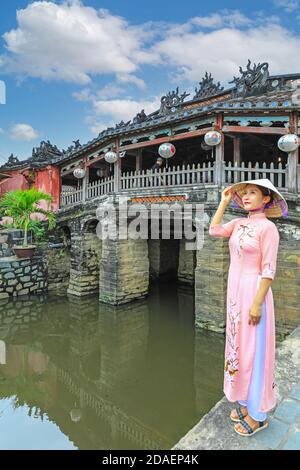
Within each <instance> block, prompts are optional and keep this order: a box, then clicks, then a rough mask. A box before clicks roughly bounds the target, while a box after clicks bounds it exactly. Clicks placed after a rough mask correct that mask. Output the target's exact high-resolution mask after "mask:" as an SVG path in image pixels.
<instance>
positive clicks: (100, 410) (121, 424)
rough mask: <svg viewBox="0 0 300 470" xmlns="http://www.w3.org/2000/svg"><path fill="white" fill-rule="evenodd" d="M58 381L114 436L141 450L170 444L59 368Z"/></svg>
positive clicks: (165, 447) (164, 446)
mask: <svg viewBox="0 0 300 470" xmlns="http://www.w3.org/2000/svg"><path fill="white" fill-rule="evenodd" d="M58 380H59V381H61V382H62V383H63V385H64V386H66V387H67V389H68V390H69V391H70V392H71V393H72V394H73V395H74V396H75V397H76V398H78V400H79V403H80V407H81V408H83V407H84V406H87V407H89V408H91V409H92V410H93V411H94V412H95V413H96V415H97V416H98V417H101V419H103V420H104V421H106V422H107V423H108V424H110V426H111V432H112V433H113V434H114V435H115V434H116V433H120V434H121V435H123V436H124V437H125V438H127V439H130V440H131V441H132V442H134V443H135V444H137V445H138V446H139V447H140V448H142V449H158V450H159V449H167V448H170V447H171V445H172V443H170V442H168V440H167V438H166V437H165V438H163V437H162V436H160V435H159V434H158V432H157V431H153V430H151V429H149V428H147V427H145V426H144V425H143V424H141V423H139V422H138V421H137V419H136V418H134V417H132V416H130V417H128V416H127V415H126V414H125V413H124V412H123V411H121V410H120V408H118V407H117V406H116V405H114V404H113V403H111V402H110V401H108V400H105V399H103V398H102V397H99V396H97V397H96V396H95V395H92V394H91V393H90V392H88V391H86V390H83V389H82V388H80V387H79V386H78V385H77V384H76V382H75V381H74V380H73V378H72V377H71V375H70V374H69V372H67V371H66V370H64V369H62V368H59V369H58Z"/></svg>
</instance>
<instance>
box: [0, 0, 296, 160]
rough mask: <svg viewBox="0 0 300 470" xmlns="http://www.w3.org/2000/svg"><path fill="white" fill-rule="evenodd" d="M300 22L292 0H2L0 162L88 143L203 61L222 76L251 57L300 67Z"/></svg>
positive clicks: (274, 67)
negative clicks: (47, 145)
mask: <svg viewBox="0 0 300 470" xmlns="http://www.w3.org/2000/svg"><path fill="white" fill-rule="evenodd" d="M299 22H300V1H298V0H265V1H256V0H253V1H251V2H241V1H217V0H211V1H210V2H200V1H199V0H186V1H185V2H179V1H174V0H173V1H170V0H163V1H162V0H160V1H158V0H152V1H151V2H141V1H140V0H139V1H137V0H127V1H125V0H109V1H108V0H107V1H101V0H82V1H79V0H65V1H63V0H61V1H28V0H1V2H0V80H2V81H4V82H5V84H6V104H3V105H0V163H1V164H2V163H3V162H5V161H6V160H7V157H8V156H9V154H10V153H12V152H13V153H14V154H15V155H17V156H18V157H19V158H20V159H25V158H28V157H29V156H31V151H32V147H35V146H38V145H39V142H40V141H41V140H48V139H49V140H50V141H51V142H52V143H54V144H56V145H57V146H58V147H59V148H67V147H68V146H69V145H70V144H71V143H72V140H73V139H77V138H79V139H80V141H81V143H86V142H87V141H88V140H90V139H92V138H94V137H95V136H97V135H98V133H99V132H100V131H101V130H102V129H103V128H106V127H107V126H112V125H114V124H116V123H118V122H120V121H121V120H122V119H123V120H129V119H131V118H133V117H134V116H135V115H136V113H137V112H139V111H140V110H141V109H145V111H146V113H150V112H152V111H154V110H155V109H157V107H158V105H159V100H160V97H161V96H162V95H163V94H164V93H166V92H168V91H170V90H173V89H175V88H176V86H177V85H179V87H180V91H182V92H183V91H185V90H187V91H188V92H191V94H192V93H193V92H194V88H195V86H197V85H198V82H199V81H200V80H201V78H202V76H203V75H204V73H205V71H206V70H207V71H208V72H212V74H213V76H214V78H215V80H216V81H221V82H222V84H224V85H227V84H228V81H229V80H231V79H232V77H233V76H234V75H238V68H239V66H240V65H241V66H243V67H245V66H246V63H247V59H248V58H250V59H252V61H253V62H263V61H268V62H269V63H270V73H271V74H279V73H296V72H300V66H299V65H298V55H299V49H300V31H299ZM191 96H192V95H191ZM0 99H1V96H0Z"/></svg>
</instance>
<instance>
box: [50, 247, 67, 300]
mask: <svg viewBox="0 0 300 470" xmlns="http://www.w3.org/2000/svg"><path fill="white" fill-rule="evenodd" d="M45 255H46V260H47V266H48V290H49V291H56V292H62V293H63V292H64V293H66V292H67V289H68V287H69V280H70V266H71V260H70V250H69V249H68V248H67V247H61V248H52V249H47V251H46V252H45Z"/></svg>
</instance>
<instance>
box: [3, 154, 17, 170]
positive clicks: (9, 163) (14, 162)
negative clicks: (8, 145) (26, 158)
mask: <svg viewBox="0 0 300 470" xmlns="http://www.w3.org/2000/svg"><path fill="white" fill-rule="evenodd" d="M19 163H20V160H19V159H18V157H15V156H14V154H13V153H11V154H10V156H9V157H8V160H7V162H6V163H5V164H4V165H2V166H5V167H6V166H16V165H18V164H19Z"/></svg>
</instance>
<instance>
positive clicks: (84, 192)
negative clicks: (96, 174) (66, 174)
mask: <svg viewBox="0 0 300 470" xmlns="http://www.w3.org/2000/svg"><path fill="white" fill-rule="evenodd" d="M83 168H84V170H85V175H84V177H83V179H82V201H83V202H85V200H86V198H87V186H88V182H89V167H88V164H87V157H84V159H83Z"/></svg>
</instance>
